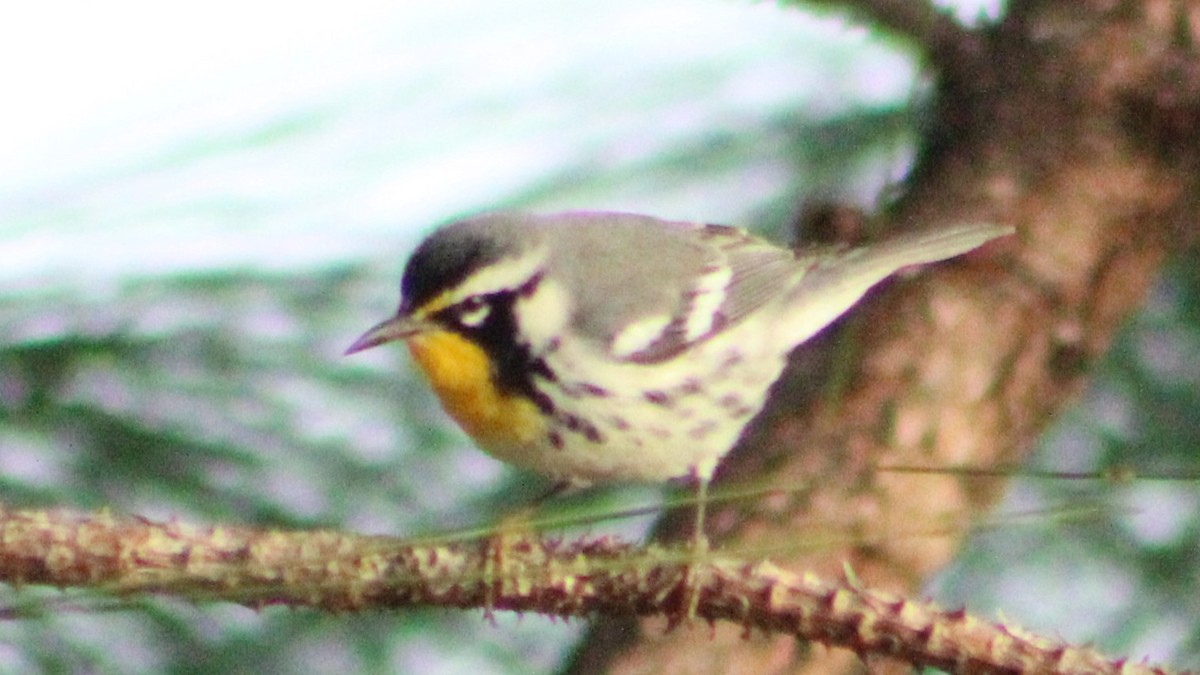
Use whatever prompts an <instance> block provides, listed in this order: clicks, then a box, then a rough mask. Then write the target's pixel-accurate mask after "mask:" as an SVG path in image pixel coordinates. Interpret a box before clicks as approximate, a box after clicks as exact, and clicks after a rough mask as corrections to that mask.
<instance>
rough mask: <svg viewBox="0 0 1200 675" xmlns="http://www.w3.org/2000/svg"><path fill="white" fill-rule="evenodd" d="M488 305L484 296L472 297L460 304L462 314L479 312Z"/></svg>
mask: <svg viewBox="0 0 1200 675" xmlns="http://www.w3.org/2000/svg"><path fill="white" fill-rule="evenodd" d="M486 304H487V300H484V299H483V296H482V295H472V296H471V297H469V298H467V299H466V300H463V301H462V302H460V303H458V307H459V310H461V311H462V312H467V313H469V312H478V311H479V310H481V309H483V306H484V305H486Z"/></svg>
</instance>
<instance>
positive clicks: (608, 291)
mask: <svg viewBox="0 0 1200 675" xmlns="http://www.w3.org/2000/svg"><path fill="white" fill-rule="evenodd" d="M1013 231H1014V230H1013V228H1012V227H1009V226H1003V225H993V224H962V225H955V226H950V227H944V228H939V229H928V230H925V231H914V232H908V233H905V234H901V235H898V236H893V237H892V238H889V239H886V240H884V241H881V242H878V243H873V244H870V245H866V246H862V247H857V248H847V247H833V246H818V247H801V248H796V249H791V248H784V247H781V246H777V245H775V244H773V243H771V242H769V241H767V240H765V239H763V238H760V237H758V236H755V235H753V234H750V233H749V232H747V231H746V230H744V229H740V228H737V227H732V226H727V225H713V224H706V223H701V222H683V221H671V220H664V219H660V218H656V217H652V216H645V215H638V214H632V213H617V212H604V211H571V212H562V213H548V214H537V213H525V212H494V213H485V214H483V215H478V216H474V217H469V218H466V219H463V220H458V221H455V222H451V223H448V224H445V225H443V226H441V227H438V228H437V229H436V230H435V231H433V232H432V233H431V234H430V235H429V236H428V237H427V238H426V239H424V241H422V242H421V243H420V244H419V245H418V246H417V248H416V249H415V251H414V252H413V253H412V255H411V257H410V258H409V259H408V262H407V264H406V265H405V267H404V271H403V274H402V276H401V281H400V303H399V308H398V309H397V311H396V313H395V314H394V315H393V316H391V317H390V318H388V319H386V320H384V321H382V322H380V323H378V324H377V325H375V326H373V327H372V328H370V329H369V330H367V331H366V332H365V333H363V334H362V335H361V337H359V338H358V339H357V340H355V341H354V343H353V344H351V345H350V347H349V348H348V349H347V350H346V354H354V353H357V352H361V351H364V350H367V349H370V348H373V347H376V346H379V345H382V344H385V343H389V342H395V341H401V342H404V343H405V344H406V345H407V347H408V351H409V352H410V354H411V356H412V358H413V360H414V361H415V363H416V365H417V367H418V368H419V369H420V371H421V372H422V373H423V374H424V376H425V377H426V378H427V379H428V381H429V383H430V384H431V386H432V388H433V390H434V392H435V393H436V395H437V397H438V398H439V400H440V402H441V405H442V407H443V408H444V409H445V411H446V412H447V413H448V414H449V416H450V417H451V418H453V419H454V420H455V421H456V422H457V423H458V425H459V426H461V427H462V429H463V430H464V431H465V432H466V433H467V434H468V435H469V436H470V437H471V438H472V439H473V440H474V441H475V443H476V444H477V445H478V446H479V447H480V448H481V449H482V450H484V451H485V452H487V453H489V454H491V455H492V456H494V457H495V458H497V459H500V460H502V461H504V462H507V463H509V464H512V465H516V466H519V467H523V468H525V469H528V470H531V471H533V472H536V473H539V474H542V475H544V476H546V477H549V478H551V479H553V480H554V481H556V482H557V483H559V484H560V485H564V486H566V485H570V486H580V487H583V486H587V485H590V484H593V483H608V482H664V481H667V480H670V479H676V478H687V479H690V480H692V481H693V482H694V484H695V488H696V506H695V521H694V523H693V527H694V529H693V547H694V548H695V549H697V550H706V549H707V538H706V536H705V533H704V508H705V502H706V499H707V489H708V484H709V482H710V481H711V479H712V477H713V474H714V472H715V470H716V468H717V465H718V463H719V462H720V460H721V459H722V458H723V457H724V456H725V455H726V454H727V453H728V452H729V451H730V450H731V449H732V448H733V446H734V445H735V444H736V442H737V441H738V439H739V437H740V436H741V434H742V432H743V430H744V429H745V428H746V427H747V425H748V424H749V423H750V421H751V420H752V419H753V418H754V417H755V416H756V415H757V414H758V412H759V411H760V410H761V409H762V408H763V405H764V403H765V401H766V398H767V395H768V391H769V389H770V388H771V386H772V385H773V384H774V383H775V381H776V380H777V379H779V377H780V375H781V373H782V372H783V369H784V366H785V364H786V362H787V358H788V354H789V353H790V352H791V351H792V350H793V349H794V348H795V347H796V346H797V345H799V344H801V343H803V342H805V341H806V340H808V339H809V338H811V337H812V336H813V335H815V334H816V333H818V332H819V331H820V330H821V329H822V328H824V327H826V326H827V325H829V324H830V323H831V322H833V321H834V320H835V319H837V318H838V317H839V316H841V315H842V314H843V313H845V312H846V311H847V310H849V309H850V308H851V307H852V306H853V305H854V304H855V303H857V302H858V301H859V299H861V298H862V297H863V296H864V295H865V294H866V293H867V291H869V290H870V289H871V288H872V287H873V286H875V285H876V284H878V283H879V282H880V281H882V280H883V279H885V278H887V277H888V276H890V275H891V274H893V273H894V272H896V271H897V270H900V269H902V268H905V267H909V266H913V265H921V264H926V263H932V262H937V261H941V260H945V259H949V258H953V257H955V256H958V255H960V254H963V253H966V252H968V251H971V250H973V249H975V248H978V247H980V246H982V245H983V244H985V243H987V242H989V241H991V240H993V239H995V238H998V237H1002V236H1005V235H1008V234H1011V233H1012V232H1013Z"/></svg>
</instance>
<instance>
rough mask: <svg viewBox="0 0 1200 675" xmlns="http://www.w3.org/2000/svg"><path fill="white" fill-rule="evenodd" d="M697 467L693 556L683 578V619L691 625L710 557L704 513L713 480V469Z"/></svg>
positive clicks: (697, 606)
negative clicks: (702, 577)
mask: <svg viewBox="0 0 1200 675" xmlns="http://www.w3.org/2000/svg"><path fill="white" fill-rule="evenodd" d="M704 469H705V467H699V466H698V467H696V468H694V469H693V470H692V474H693V475H692V479H693V480H695V481H696V507H695V508H696V520H695V521H694V522H693V523H692V528H693V529H692V542H691V543H692V546H691V556H690V558H691V559H690V560H689V561H688V563H687V570H686V573H685V574H684V577H683V592H684V600H685V604H684V605H683V607H684V608H685V609H684V614H683V618H684V619H686V620H687V622H688V623H691V622H692V620H694V619H695V618H696V610H697V608H699V606H700V586H701V578H700V570H699V566H700V565H702V564H704V562H705V558H707V556H708V536H707V535H706V534H705V533H704V512H705V507H706V506H707V504H708V482H709V481H710V480H712V473H713V468H708V470H707V471H706V470H704Z"/></svg>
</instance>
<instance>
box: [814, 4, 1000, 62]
mask: <svg viewBox="0 0 1200 675" xmlns="http://www.w3.org/2000/svg"><path fill="white" fill-rule="evenodd" d="M796 4H800V3H796ZM803 4H806V5H810V6H817V7H826V8H831V9H835V10H844V11H846V12H847V13H848V14H849V15H850V16H851V17H852V18H854V19H855V20H858V21H861V22H862V23H865V24H867V25H869V26H872V27H874V28H878V29H880V30H883V31H886V32H889V33H892V34H893V35H896V36H899V37H901V38H905V39H907V40H909V41H911V42H912V43H913V44H914V46H915V47H916V48H917V50H918V51H920V52H921V54H922V55H923V56H924V58H925V59H926V60H927V61H929V62H930V64H931V65H932V66H933V68H934V69H935V70H938V71H941V70H945V69H947V68H960V67H962V66H963V62H964V61H967V60H973V59H974V58H975V57H977V56H978V55H979V54H980V53H981V51H982V50H981V48H980V45H979V38H978V36H977V35H976V34H975V33H973V32H972V31H969V30H967V29H966V28H964V27H963V25H962V24H960V23H958V21H956V20H955V19H954V17H953V16H951V15H950V14H949V13H948V12H947V11H945V10H942V9H938V8H937V7H936V6H935V5H934V4H933V3H932V2H929V1H928V0H806V1H805V2H804V3H803Z"/></svg>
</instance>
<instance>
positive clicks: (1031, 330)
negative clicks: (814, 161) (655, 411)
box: [572, 0, 1200, 673]
mask: <svg viewBox="0 0 1200 675" xmlns="http://www.w3.org/2000/svg"><path fill="white" fill-rule="evenodd" d="M821 4H832V3H821ZM911 4H913V5H920V6H925V5H924V3H919V2H915V0H914V2H912V3H911ZM847 5H852V6H853V9H854V10H855V12H856V14H855V15H856V16H858V17H865V18H867V19H868V20H878V21H879V22H880V23H881V24H882V25H884V26H885V27H886V28H888V29H891V30H900V31H905V30H908V31H909V32H908V33H907V35H908V37H910V38H912V39H913V40H915V41H917V42H918V47H919V49H921V50H922V51H923V53H924V54H925V55H926V57H927V58H928V60H929V62H930V64H931V66H932V67H933V68H934V72H933V73H932V75H933V77H934V78H935V81H936V106H935V108H934V111H933V120H932V124H931V125H930V127H929V132H928V134H927V136H926V138H924V139H923V147H922V150H921V153H920V156H919V160H918V163H917V166H916V167H915V170H914V171H913V173H912V175H911V177H910V179H909V181H908V182H907V184H906V186H905V190H904V192H903V194H902V196H900V197H899V199H898V200H897V201H896V202H895V203H893V204H891V205H890V206H889V208H888V209H887V211H886V213H885V214H884V216H883V218H882V221H883V222H885V223H886V224H887V226H888V227H894V228H905V227H911V226H914V225H916V224H921V225H923V226H929V225H933V224H937V223H949V222H960V221H972V220H987V221H994V222H1003V223H1011V224H1014V225H1016V226H1017V227H1018V236H1017V237H1015V238H1010V239H1009V240H1007V241H1005V242H1000V243H996V244H993V245H990V246H989V247H987V248H986V249H985V250H982V251H980V252H977V253H975V254H972V255H970V256H968V257H967V258H966V259H963V260H961V261H958V262H955V263H953V264H948V265H941V266H938V267H937V268H936V269H934V270H930V271H928V272H925V273H922V274H920V275H919V276H917V277H915V278H911V279H905V280H901V281H899V282H896V283H893V284H891V285H890V286H888V287H887V288H886V289H884V290H883V291H882V292H880V293H877V294H875V296H874V297H873V298H871V299H870V300H869V301H868V302H866V303H865V304H864V305H863V306H860V307H859V308H858V309H857V310H856V311H855V312H854V313H853V316H852V317H851V318H850V319H849V320H848V321H846V322H844V324H843V325H841V326H840V327H838V328H837V330H836V332H833V333H830V334H826V335H823V336H822V337H821V338H820V340H818V341H817V345H815V346H814V348H806V349H805V350H804V351H803V353H801V354H798V355H797V359H796V361H797V362H796V363H795V364H794V367H793V368H791V369H790V371H789V374H788V375H787V377H786V379H785V382H783V383H782V385H781V387H780V390H779V392H778V395H777V396H776V397H775V401H774V405H773V408H772V411H771V412H770V413H769V414H768V415H765V416H764V424H763V425H762V427H761V428H760V429H759V430H758V432H757V433H755V434H753V436H752V437H750V438H748V439H746V441H747V442H745V443H743V444H742V447H741V448H739V450H738V451H737V452H736V453H735V454H734V455H733V456H731V458H730V460H729V461H727V463H726V465H725V466H724V467H723V468H722V470H721V472H720V474H721V475H720V479H719V482H718V484H717V489H720V488H721V487H722V486H725V487H728V486H730V485H733V484H737V483H740V482H743V481H746V482H753V483H755V484H762V483H763V482H764V481H765V482H767V484H769V485H775V486H779V487H781V488H795V487H797V486H806V487H805V489H803V490H801V491H799V492H794V493H783V492H781V493H780V496H778V497H775V498H770V499H763V500H759V501H758V502H757V503H755V504H751V505H744V504H739V505H733V506H725V507H718V508H716V509H715V510H714V512H713V514H712V517H711V519H710V523H711V525H710V528H711V529H710V536H712V537H713V539H714V540H715V541H716V542H718V546H719V547H721V548H725V549H727V550H737V549H743V548H747V549H753V548H754V547H755V546H758V545H763V544H766V543H771V544H778V543H779V542H783V541H797V542H800V541H804V540H805V538H812V537H818V538H819V537H822V536H824V535H822V534H821V533H826V534H828V533H835V534H837V535H853V536H845V537H844V540H846V541H852V542H853V543H847V544H843V545H836V546H828V545H826V546H820V547H813V549H810V550H808V551H805V550H804V547H802V546H797V547H796V548H795V549H793V551H794V552H793V553H791V554H775V555H772V560H773V562H775V563H776V564H779V565H781V566H783V567H786V568H788V569H791V570H793V571H804V570H811V571H815V572H817V573H818V574H824V575H836V574H837V573H838V572H839V571H840V570H841V569H842V568H843V565H844V564H846V563H849V564H850V566H851V567H852V568H853V569H854V571H855V572H856V573H857V575H858V576H859V577H860V578H861V579H862V582H863V583H864V584H865V585H867V586H869V587H872V588H876V589H886V590H889V591H892V592H896V593H900V594H906V595H910V596H911V595H912V594H913V593H914V592H915V591H916V590H917V589H918V588H919V586H920V584H921V583H922V580H924V579H925V578H926V577H927V575H929V574H930V573H931V572H933V571H935V570H937V569H939V568H940V567H942V566H943V565H944V564H945V563H946V562H947V561H948V560H950V559H951V558H952V557H953V556H954V555H955V553H956V551H957V549H958V547H959V545H960V541H959V537H957V536H953V535H952V534H951V533H952V532H962V531H965V529H966V528H964V527H956V525H962V524H964V523H967V522H969V521H970V520H971V519H972V518H974V517H976V516H978V515H979V514H980V513H981V512H982V511H983V510H985V509H987V508H988V507H989V506H990V505H991V504H992V503H993V502H994V500H995V499H996V497H998V496H999V494H1000V492H1001V491H1002V488H1003V485H1002V484H1001V483H1000V482H999V481H998V480H996V479H991V478H988V479H985V478H981V477H975V478H969V477H963V476H958V477H955V476H948V475H938V474H925V475H921V474H914V475H910V474H899V473H889V472H881V471H878V470H876V468H877V467H878V466H879V465H919V466H935V467H944V466H955V465H970V466H978V467H987V466H993V465H997V464H1009V463H1013V462H1016V461H1019V460H1020V459H1021V457H1022V456H1023V455H1024V453H1025V452H1026V451H1027V450H1028V449H1029V448H1030V447H1031V445H1032V443H1033V441H1034V440H1035V439H1036V438H1037V437H1038V435H1039V434H1040V433H1041V432H1042V430H1043V429H1044V428H1045V426H1046V425H1047V423H1048V422H1049V421H1050V420H1052V419H1053V418H1054V416H1055V415H1056V414H1057V413H1058V412H1060V411H1061V410H1063V408H1064V407H1065V406H1067V405H1069V404H1070V403H1071V402H1072V400H1073V399H1074V397H1075V395H1076V394H1077V393H1078V392H1079V391H1080V389H1081V388H1082V387H1083V386H1084V384H1085V382H1086V378H1087V374H1088V371H1089V366H1091V365H1092V364H1093V363H1094V362H1095V361H1096V360H1097V359H1099V358H1100V357H1101V356H1102V355H1103V354H1104V352H1105V350H1106V348H1107V347H1108V345H1109V343H1110V342H1111V340H1112V338H1113V335H1114V333H1115V331H1116V330H1117V328H1118V327H1119V325H1120V324H1121V322H1122V321H1123V320H1124V319H1125V318H1126V317H1127V316H1128V315H1129V314H1130V313H1131V312H1133V311H1134V310H1135V309H1136V308H1137V307H1138V306H1139V304H1140V303H1141V301H1142V299H1143V297H1144V296H1145V294H1146V291H1147V289H1148V287H1149V286H1150V284H1151V283H1152V282H1153V280H1154V278H1155V276H1156V271H1157V269H1158V267H1159V265H1160V263H1161V262H1162V261H1163V259H1164V257H1165V255H1166V253H1167V252H1168V251H1169V250H1170V249H1172V248H1176V247H1179V246H1180V245H1183V244H1190V243H1191V241H1192V239H1193V238H1194V230H1195V228H1194V227H1193V226H1192V225H1191V223H1192V222H1193V221H1194V220H1195V219H1196V217H1197V213H1198V209H1197V201H1198V200H1200V185H1197V183H1198V181H1197V177H1198V175H1200V173H1198V172H1197V167H1198V166H1200V164H1198V160H1200V138H1198V137H1197V136H1198V135H1200V133H1198V132H1197V129H1200V60H1198V59H1197V54H1196V47H1195V42H1196V40H1197V38H1200V3H1196V2H1181V1H1178V0H1143V1H1137V2H1115V1H1101V0H1076V1H1072V2H1062V1H1061V0H1024V1H1021V0H1013V2H1011V3H1010V5H1009V9H1008V12H1007V14H1006V16H1005V18H1004V19H1003V20H1002V21H1001V22H1000V23H999V24H997V25H994V26H987V27H984V28H981V29H979V30H977V31H968V30H965V29H964V30H962V31H954V30H949V29H946V27H945V26H944V25H943V24H941V23H939V22H940V21H941V19H939V20H938V21H936V22H933V23H931V22H930V21H928V20H927V18H928V16H929V15H928V14H922V13H921V12H914V13H911V14H905V13H903V12H902V13H900V15H899V18H896V16H897V15H896V14H895V12H894V11H893V10H894V9H895V3H890V2H878V3H876V2H864V1H859V2H853V3H847ZM906 17H907V18H906ZM914 17H915V18H914ZM922 17H925V18H924V19H923V18H922ZM931 26H937V29H936V30H934V29H933V28H931ZM909 27H911V29H910V28H909ZM922 41H923V42H922ZM822 345H823V346H824V348H825V349H824V350H825V351H826V352H827V353H828V355H827V357H826V358H827V359H832V361H829V360H825V361H820V362H821V363H824V365H823V366H821V367H816V368H815V369H814V366H813V365H812V362H813V361H814V360H816V359H815V357H814V356H813V355H812V353H811V352H813V351H815V350H816V349H815V347H820V346H822ZM830 364H832V365H830ZM829 372H833V373H835V374H836V375H837V376H836V377H835V378H833V379H834V381H837V382H840V383H841V384H840V385H838V386H836V387H834V386H828V385H825V386H819V385H814V384H813V382H814V381H817V380H818V379H819V378H820V377H823V376H824V375H826V374H827V373H829ZM814 373H816V374H814ZM679 520H680V522H675V521H674V520H672V521H671V522H667V523H665V524H664V530H665V531H666V536H676V537H677V536H681V534H682V533H683V530H684V528H686V523H685V522H684V521H683V520H682V519H679ZM913 532H942V533H944V536H939V537H936V538H931V537H916V536H911V533H913ZM902 535H903V536H902ZM870 665H871V667H872V669H873V670H882V671H887V670H890V669H891V668H897V669H899V668H902V667H903V666H902V665H901V664H884V663H872V664H870ZM861 668H862V662H861V661H860V660H859V659H858V657H857V656H855V655H854V654H853V653H850V652H847V651H840V650H827V649H825V648H811V649H810V648H807V647H806V646H805V645H804V644H802V643H798V642H797V641H796V640H794V639H791V638H787V637H757V638H753V639H746V638H745V637H744V636H743V634H742V631H741V629H740V628H739V627H737V626H717V627H716V628H715V629H714V630H712V631H710V630H709V629H708V627H703V628H699V629H694V630H686V629H681V630H675V631H672V632H670V633H664V631H663V624H662V622H661V621H652V620H650V621H646V622H644V623H643V624H638V623H636V622H633V621H619V620H610V619H606V620H601V621H599V622H597V624H596V625H595V626H594V628H593V631H592V634H591V635H590V638H589V640H588V642H586V643H585V645H584V646H583V647H582V649H581V650H580V652H579V653H578V654H577V657H576V660H575V661H574V663H573V666H572V670H573V671H574V672H597V671H606V672H618V673H641V672H655V673H702V672H721V673H739V672H740V673H781V672H813V673H830V672H846V671H854V670H856V669H861Z"/></svg>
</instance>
